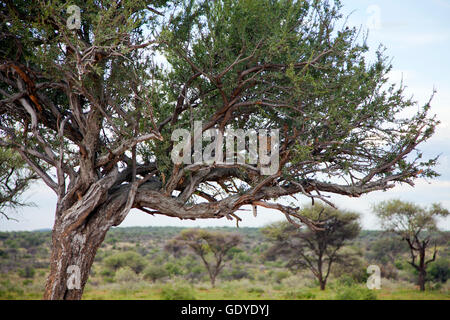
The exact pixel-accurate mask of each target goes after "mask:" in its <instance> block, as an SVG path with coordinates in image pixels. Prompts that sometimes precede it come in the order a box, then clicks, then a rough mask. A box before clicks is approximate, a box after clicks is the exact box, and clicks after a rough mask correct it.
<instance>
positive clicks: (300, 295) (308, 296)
mask: <svg viewBox="0 0 450 320" xmlns="http://www.w3.org/2000/svg"><path fill="white" fill-rule="evenodd" d="M284 297H285V298H286V299H288V300H295V299H298V300H313V299H315V298H316V295H315V294H314V293H312V292H311V291H308V290H298V291H288V292H286V293H285V294H284Z"/></svg>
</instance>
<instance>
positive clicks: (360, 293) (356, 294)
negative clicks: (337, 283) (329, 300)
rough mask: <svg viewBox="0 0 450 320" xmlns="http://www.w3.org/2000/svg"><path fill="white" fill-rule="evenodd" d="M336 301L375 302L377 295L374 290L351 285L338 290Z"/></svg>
mask: <svg viewBox="0 0 450 320" xmlns="http://www.w3.org/2000/svg"><path fill="white" fill-rule="evenodd" d="M335 299H336V300H377V294H376V293H375V291H374V290H369V289H368V288H363V287H361V286H356V285H351V286H344V287H342V288H339V289H338V291H337V293H336V296H335Z"/></svg>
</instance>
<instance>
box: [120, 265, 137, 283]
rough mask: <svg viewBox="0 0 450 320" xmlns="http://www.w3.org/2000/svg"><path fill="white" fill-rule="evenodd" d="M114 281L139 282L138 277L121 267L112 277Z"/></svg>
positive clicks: (129, 269)
mask: <svg viewBox="0 0 450 320" xmlns="http://www.w3.org/2000/svg"><path fill="white" fill-rule="evenodd" d="M114 280H115V281H117V282H137V281H139V277H138V275H137V274H136V272H134V270H133V269H131V268H130V267H128V266H126V267H121V268H120V269H119V270H117V271H116V274H115V276H114Z"/></svg>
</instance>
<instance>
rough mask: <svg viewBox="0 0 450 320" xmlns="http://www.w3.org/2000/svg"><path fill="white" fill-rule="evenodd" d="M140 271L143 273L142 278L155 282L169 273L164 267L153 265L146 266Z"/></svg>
mask: <svg viewBox="0 0 450 320" xmlns="http://www.w3.org/2000/svg"><path fill="white" fill-rule="evenodd" d="M142 273H143V274H144V279H146V280H151V281H152V282H155V281H156V280H159V279H162V278H164V277H167V276H168V275H169V273H168V272H167V270H166V269H165V268H164V267H162V266H155V265H151V266H148V267H147V268H145V269H144V271H143V272H142Z"/></svg>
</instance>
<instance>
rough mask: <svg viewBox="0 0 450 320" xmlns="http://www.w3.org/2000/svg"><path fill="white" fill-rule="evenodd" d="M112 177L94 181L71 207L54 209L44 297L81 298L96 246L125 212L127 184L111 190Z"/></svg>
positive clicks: (126, 208) (126, 211)
mask: <svg viewBox="0 0 450 320" xmlns="http://www.w3.org/2000/svg"><path fill="white" fill-rule="evenodd" d="M112 178H114V176H113V177H112ZM114 180H115V178H114V179H109V180H108V179H102V180H100V181H98V182H97V183H95V184H93V185H92V186H91V187H90V188H89V190H87V192H86V193H85V195H84V196H83V197H82V198H81V199H79V200H78V201H77V202H75V203H74V204H73V205H72V206H71V207H69V208H68V209H66V210H59V209H57V210H56V219H55V225H54V227H53V233H52V244H53V248H52V255H51V260H50V275H49V276H48V278H47V283H46V286H45V292H44V299H52V300H61V299H81V296H82V294H83V290H84V286H85V285H86V282H87V280H88V277H89V272H90V270H91V266H92V263H93V261H94V258H95V254H96V252H97V249H98V248H99V246H100V245H101V244H102V242H103V240H104V238H105V236H106V233H107V232H108V230H109V229H110V228H111V227H112V226H116V225H119V224H120V223H121V222H122V221H123V219H124V218H125V217H126V215H127V213H128V212H129V204H130V201H127V200H129V198H128V195H129V194H128V190H129V189H130V188H129V187H128V188H127V187H123V188H119V189H117V190H116V191H115V192H113V193H111V192H109V188H110V187H111V184H112V182H113V181H114Z"/></svg>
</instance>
